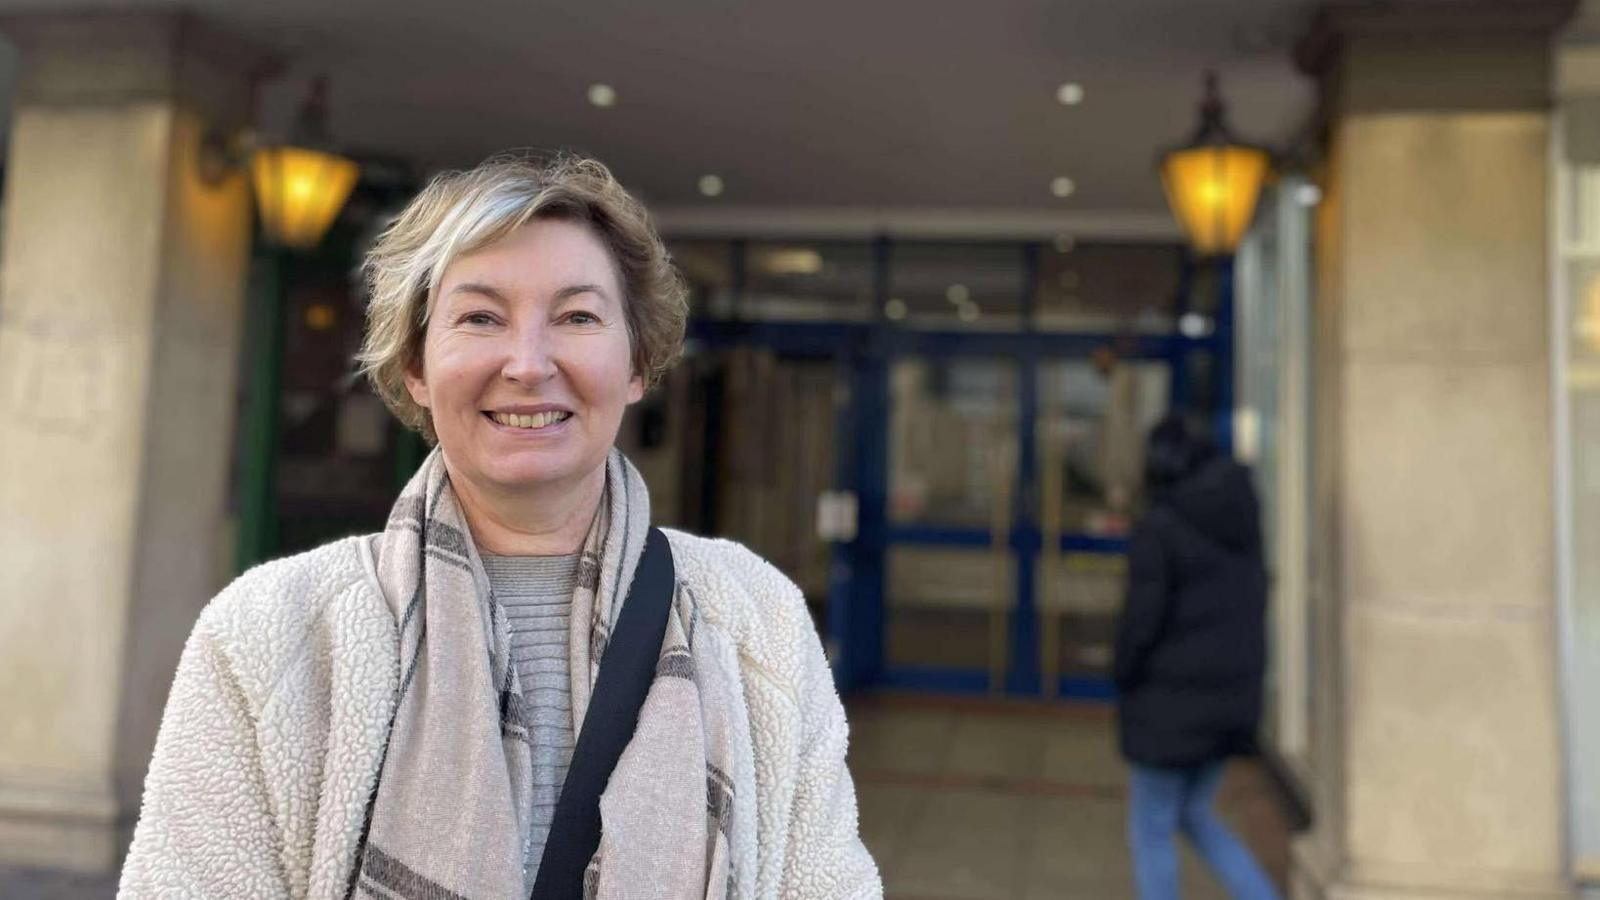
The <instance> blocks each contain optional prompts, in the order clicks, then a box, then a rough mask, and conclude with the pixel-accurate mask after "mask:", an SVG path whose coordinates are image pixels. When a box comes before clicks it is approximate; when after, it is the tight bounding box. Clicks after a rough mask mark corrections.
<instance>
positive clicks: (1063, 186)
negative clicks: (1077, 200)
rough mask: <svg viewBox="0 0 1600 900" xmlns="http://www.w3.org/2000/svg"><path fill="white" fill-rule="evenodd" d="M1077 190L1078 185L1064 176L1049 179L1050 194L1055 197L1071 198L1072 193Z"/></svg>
mask: <svg viewBox="0 0 1600 900" xmlns="http://www.w3.org/2000/svg"><path fill="white" fill-rule="evenodd" d="M1077 189H1078V185H1077V184H1076V183H1075V182H1073V180H1072V179H1071V178H1068V177H1067V176H1065V175H1057V176H1056V177H1054V178H1052V179H1050V193H1052V194H1055V195H1056V196H1057V197H1063V198H1065V197H1071V196H1072V193H1073V191H1076V190H1077Z"/></svg>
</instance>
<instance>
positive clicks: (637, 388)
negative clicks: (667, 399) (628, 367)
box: [628, 375, 644, 405]
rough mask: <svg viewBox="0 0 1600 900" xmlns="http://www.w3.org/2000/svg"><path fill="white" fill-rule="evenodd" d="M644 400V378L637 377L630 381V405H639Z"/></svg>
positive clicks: (641, 376)
mask: <svg viewBox="0 0 1600 900" xmlns="http://www.w3.org/2000/svg"><path fill="white" fill-rule="evenodd" d="M642 399H644V376H643V375H635V376H633V377H632V378H630V379H628V403H629V404H630V405H631V404H634V403H638V402H639V401H640V400H642Z"/></svg>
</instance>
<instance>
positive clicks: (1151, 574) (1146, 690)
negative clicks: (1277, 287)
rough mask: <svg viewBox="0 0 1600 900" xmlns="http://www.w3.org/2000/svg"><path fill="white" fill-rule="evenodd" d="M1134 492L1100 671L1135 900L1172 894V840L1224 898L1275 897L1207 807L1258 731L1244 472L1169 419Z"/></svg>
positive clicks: (1255, 541)
mask: <svg viewBox="0 0 1600 900" xmlns="http://www.w3.org/2000/svg"><path fill="white" fill-rule="evenodd" d="M1146 482H1147V487H1148V496H1149V499H1150V504H1149V509H1148V511H1147V512H1146V514H1145V516H1144V518H1143V519H1141V520H1140V522H1139V523H1138V525H1137V526H1136V527H1135V529H1134V533H1133V540H1132V546H1131V548H1130V550H1129V557H1128V588H1127V598H1126V601H1125V605H1124V608H1123V613H1122V618H1121V621H1120V622H1119V623H1118V628H1117V645H1116V659H1115V663H1114V668H1113V677H1114V680H1115V682H1116V687H1117V725H1118V737H1119V740H1120V743H1121V748H1122V754H1123V756H1124V757H1126V758H1127V760H1128V762H1129V763H1130V764H1131V766H1132V774H1131V776H1130V779H1129V807H1130V808H1129V822H1128V838H1129V845H1130V848H1131V850H1132V853H1133V860H1134V875H1135V881H1136V882H1137V884H1138V888H1139V896H1140V898H1141V900H1174V898H1176V897H1177V896H1178V857H1177V850H1176V846H1175V843H1174V837H1175V835H1176V834H1177V833H1178V832H1179V831H1180V830H1181V831H1182V832H1183V834H1184V836H1185V837H1187V838H1188V839H1189V841H1190V843H1191V844H1192V845H1193V846H1194V848H1195V850H1196V851H1197V852H1198V853H1199V854H1200V856H1201V857H1202V858H1203V859H1205V861H1206V862H1207V864H1208V865H1210V867H1211V869H1212V870H1213V871H1214V872H1215V873H1216V875H1217V877H1218V879H1219V880H1220V881H1222V883H1223V884H1224V885H1225V886H1226V887H1227V888H1228V891H1229V892H1230V893H1231V894H1232V895H1233V896H1234V897H1236V898H1239V900H1276V898H1277V897H1278V893H1277V890H1276V889H1275V888H1274V887H1273V886H1272V883H1271V880H1270V879H1268V878H1267V876H1266V874H1265V873H1264V872H1263V871H1262V869H1261V867H1260V865H1258V864H1257V863H1256V861H1255V859H1254V858H1253V857H1252V856H1251V854H1250V851H1249V850H1248V849H1246V848H1245V847H1244V845H1243V844H1241V843H1240V842H1239V841H1238V839H1237V838H1235V837H1234V836H1233V834H1232V833H1231V832H1230V831H1229V830H1228V829H1227V827H1226V826H1225V825H1223V823H1222V821H1221V820H1220V819H1218V818H1217V816H1216V813H1215V811H1214V809H1213V805H1214V803H1215V800H1216V794H1217V789H1218V787H1219V786H1220V784H1221V780H1222V773H1223V764H1224V761H1225V760H1226V759H1227V758H1228V757H1230V756H1234V755H1239V754H1249V753H1253V752H1254V750H1255V747H1256V743H1255V741H1256V731H1257V729H1258V728H1259V727H1260V723H1261V694H1262V676H1263V674H1264V672H1265V668H1266V624H1265V618H1266V594H1267V588H1266V570H1265V567H1264V566H1263V563H1262V558H1261V514H1260V507H1259V505H1258V503H1257V501H1256V493H1255V488H1254V486H1253V485H1252V483H1251V479H1250V471H1249V469H1247V468H1245V467H1244V466H1243V465H1240V464H1239V463H1237V462H1235V461H1233V460H1232V459H1230V458H1229V457H1227V456H1225V455H1222V454H1220V453H1218V452H1216V449H1215V447H1214V446H1213V445H1212V444H1211V442H1210V441H1209V440H1207V439H1206V438H1205V436H1204V434H1203V432H1201V431H1200V430H1199V429H1197V428H1194V427H1193V426H1191V425H1189V424H1188V423H1187V422H1185V420H1184V419H1182V418H1180V417H1178V416H1169V417H1167V418H1166V419H1164V420H1162V421H1161V422H1160V423H1159V424H1158V425H1157V426H1156V427H1155V428H1154V429H1153V430H1152V431H1151V433H1150V443H1149V449H1148V451H1147V454H1146Z"/></svg>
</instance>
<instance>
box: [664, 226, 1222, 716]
mask: <svg viewBox="0 0 1600 900" xmlns="http://www.w3.org/2000/svg"><path fill="white" fill-rule="evenodd" d="M742 246H743V243H742V242H740V243H739V244H738V245H737V246H736V247H735V249H734V253H735V257H736V258H735V260H734V269H733V271H734V275H735V277H734V279H733V281H734V285H733V288H734V289H733V294H734V316H735V318H734V319H733V320H731V321H703V320H696V321H693V322H691V323H690V324H689V337H691V338H692V339H694V340H695V341H697V342H699V343H702V344H705V345H708V346H730V345H741V344H756V345H760V346H765V347H768V348H770V349H771V350H773V351H774V352H776V353H778V354H780V355H783V356H789V357H796V358H810V359H832V360H834V361H835V362H836V364H837V365H838V367H839V369H840V374H841V378H842V379H846V383H847V384H848V385H849V402H848V403H845V404H843V405H842V406H841V408H840V409H839V411H838V413H837V418H836V421H835V429H836V430H835V433H836V435H837V436H838V437H837V448H838V449H837V453H836V455H835V478H836V484H838V485H839V486H841V487H843V486H848V487H850V488H852V489H854V490H855V492H856V495H857V498H858V504H859V505H858V521H857V534H856V539H855V540H854V541H850V542H844V543H836V544H835V545H834V549H833V565H832V571H831V575H830V579H829V603H828V622H827V624H826V628H827V632H828V635H829V638H830V643H831V644H832V645H833V648H834V650H835V658H834V660H833V666H834V675H835V679H836V681H837V683H838V685H839V687H840V689H841V690H850V689H853V688H857V687H864V686H868V685H884V686H889V687H901V688H912V689H918V690H931V691H945V692H986V691H987V690H988V689H989V684H988V673H987V672H986V671H985V670H981V669H970V670H969V669H959V668H943V667H908V666H886V665H885V662H884V648H885V642H884V637H885V625H886V623H885V612H886V607H885V558H886V555H887V552H888V549H889V547H891V546H894V545H925V546H926V545H931V546H960V547H975V548H976V547H988V546H989V545H990V534H989V531H988V529H986V528H964V527H945V526H937V525H895V524H892V523H890V522H889V521H888V515H887V509H888V504H887V501H888V480H889V472H888V456H889V454H888V432H887V428H886V427H885V423H886V422H887V421H888V420H889V412H890V410H889V382H888V373H889V366H890V364H891V363H892V361H893V360H894V359H895V358H896V357H902V356H917V357H924V358H931V359H950V358H962V357H967V358H970V357H1005V358H1009V359H1014V360H1016V361H1017V364H1018V395H1017V404H1018V409H1017V412H1018V415H1017V423H1018V426H1017V427H1018V434H1017V440H1018V448H1019V457H1020V458H1019V461H1018V463H1019V464H1018V466H1017V473H1016V478H1015V480H1014V481H1013V484H1012V486H1011V489H1012V491H1013V492H1014V500H1016V501H1017V502H1014V503H1013V504H1012V509H1013V510H1015V511H1016V512H1015V516H1014V519H1013V522H1012V523H1011V524H1012V528H1011V539H1010V542H1009V544H1010V549H1011V551H1012V552H1013V553H1014V554H1015V556H1016V590H1017V602H1016V604H1015V614H1014V615H1013V616H1011V632H1010V635H1009V641H1010V644H1011V654H1010V657H1011V668H1010V670H1009V671H1008V672H1007V673H1006V678H1005V689H1006V691H1007V692H1008V693H1014V694H1025V695H1037V694H1038V693H1039V692H1040V687H1041V685H1040V674H1039V671H1038V652H1037V643H1038V639H1039V638H1038V616H1037V612H1036V607H1035V585H1034V583H1033V582H1034V571H1035V568H1036V566H1035V563H1036V560H1037V557H1038V555H1039V552H1040V550H1041V547H1042V542H1043V539H1042V535H1041V532H1040V529H1039V524H1038V521H1037V519H1038V515H1037V510H1036V509H1034V508H1033V500H1034V498H1035V494H1036V493H1037V492H1036V491H1035V490H1034V489H1033V486H1034V484H1035V482H1036V478H1037V469H1038V459H1037V458H1036V457H1037V453H1036V441H1035V440H1034V437H1035V432H1036V429H1037V414H1038V413H1037V410H1038V371H1039V367H1040V365H1041V364H1042V363H1043V362H1045V361H1046V360H1050V359H1063V358H1084V357H1088V356H1090V355H1091V354H1092V353H1094V352H1095V351H1096V350H1099V349H1101V348H1103V347H1106V346H1114V347H1116V348H1117V350H1118V353H1119V356H1121V357H1122V358H1124V359H1142V360H1154V361H1162V362H1166V363H1168V364H1169V365H1171V367H1172V382H1171V384H1172V388H1171V402H1172V404H1173V407H1174V408H1180V409H1181V408H1185V407H1188V406H1189V405H1190V402H1191V398H1190V396H1189V393H1190V392H1189V384H1188V381H1189V379H1188V371H1187V370H1188V358H1189V355H1190V354H1191V353H1193V352H1194V351H1197V350H1206V351H1210V352H1211V353H1212V354H1213V359H1215V360H1216V365H1217V369H1216V372H1215V381H1216V390H1215V393H1214V395H1213V401H1214V404H1215V405H1214V409H1215V410H1216V411H1217V421H1216V428H1217V435H1218V439H1219V442H1220V443H1221V444H1222V446H1224V447H1231V445H1232V416H1231V415H1230V414H1229V412H1228V411H1229V410H1231V406H1232V393H1233V391H1232V387H1233V386H1232V370H1233V360H1232V352H1233V335H1232V328H1233V302H1232V274H1233V273H1232V265H1231V262H1225V263H1220V264H1217V265H1219V266H1220V270H1219V272H1218V276H1219V282H1218V292H1219V297H1218V300H1219V306H1218V309H1217V315H1216V323H1215V327H1214V329H1213V332H1212V334H1211V335H1209V336H1206V337H1202V338H1187V337H1183V336H1181V335H1127V334H1109V333H1041V332H1038V331H1036V330H1034V327H1033V319H1034V317H1033V316H1032V315H1031V311H1032V305H1033V302H1034V297H1035V295H1036V294H1037V290H1036V288H1037V278H1038V254H1039V248H1038V245H1035V244H1027V245H1023V247H1022V251H1021V252H1022V253H1023V263H1024V265H1023V269H1024V282H1023V284H1022V286H1021V287H1022V290H1023V293H1022V296H1023V313H1024V318H1023V321H1024V322H1025V323H1026V324H1025V328H1024V330H1022V331H1020V332H987V331H954V330H935V329H929V330H922V329H914V328H906V327H902V326H899V325H896V324H894V323H892V322H889V321H888V320H887V319H885V318H884V313H883V311H884V308H885V306H886V304H887V302H888V300H889V297H890V291H891V285H890V283H889V274H890V272H891V271H892V267H891V265H890V263H891V255H892V253H893V245H892V243H891V242H890V241H889V240H888V239H887V238H882V237H880V238H878V239H877V240H876V241H874V244H873V248H874V260H873V263H874V265H873V270H874V272H873V294H874V301H875V302H874V306H873V310H874V311H873V316H872V319H871V320H870V321H862V322H774V321H760V320H751V319H748V318H746V317H745V309H744V280H745V279H744V269H743V266H744V259H743V256H744V254H743V253H742V252H740V248H742ZM1209 264H1212V263H1188V264H1186V265H1185V268H1184V271H1183V273H1182V280H1181V282H1180V292H1181V293H1180V296H1181V298H1182V303H1183V305H1182V306H1180V310H1179V312H1180V314H1181V313H1183V312H1186V311H1188V309H1187V303H1188V299H1187V298H1188V297H1189V296H1190V294H1191V286H1192V281H1193V276H1194V271H1193V269H1194V267H1195V266H1199V265H1209ZM1061 549H1062V551H1063V552H1069V553H1105V554H1125V553H1126V552H1127V541H1126V540H1125V539H1121V538H1105V537H1097V536H1093V535H1087V534H1067V535H1063V536H1062V538H1061ZM1057 687H1058V693H1059V695H1060V696H1062V697H1070V698H1078V699H1092V700H1109V699H1111V697H1112V696H1113V692H1112V688H1111V684H1110V682H1109V681H1108V680H1107V679H1104V678H1089V677H1083V676H1062V677H1061V679H1060V681H1059V683H1058V685H1057Z"/></svg>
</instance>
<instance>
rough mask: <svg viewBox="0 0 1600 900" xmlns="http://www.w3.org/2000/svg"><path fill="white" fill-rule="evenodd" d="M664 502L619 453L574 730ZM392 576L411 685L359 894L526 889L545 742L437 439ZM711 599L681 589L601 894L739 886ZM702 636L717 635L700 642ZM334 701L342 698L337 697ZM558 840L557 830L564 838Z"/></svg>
mask: <svg viewBox="0 0 1600 900" xmlns="http://www.w3.org/2000/svg"><path fill="white" fill-rule="evenodd" d="M649 521H650V500H649V495H648V494H647V492H646V490H645V487H644V482H643V480H642V479H641V478H640V477H639V473H638V472H637V471H636V470H635V469H634V468H633V465H632V464H631V463H629V462H628V461H627V459H626V458H624V457H623V455H622V454H621V453H620V452H618V451H616V450H613V451H612V452H611V455H610V457H609V458H608V459H607V461H606V486H605V494H604V497H603V498H602V500H601V503H600V508H599V511H598V513H597V515H596V516H595V522H594V524H593V525H592V526H591V527H590V530H589V534H588V536H587V537H586V538H585V540H584V546H583V551H582V556H581V558H580V560H579V565H578V579H577V582H578V583H577V587H576V589H575V590H574V592H573V596H572V614H571V622H572V626H571V628H572V630H571V633H570V635H569V639H568V653H569V658H570V661H571V673H572V715H573V723H574V724H573V728H574V732H575V733H576V732H577V731H578V730H579V729H581V728H582V723H583V718H584V714H585V712H586V711H587V709H588V706H589V698H590V696H591V692H592V691H593V688H594V683H595V677H596V676H597V674H598V673H599V670H600V661H601V658H602V657H603V656H604V653H605V648H606V644H607V641H608V640H609V638H610V635H611V629H612V626H613V624H614V623H615V622H616V621H617V614H618V612H619V611H620V609H621V606H622V603H623V601H624V599H625V597H626V594H627V590H628V586H629V585H630V584H631V583H632V579H633V572H634V569H635V567H636V566H637V565H638V562H639V557H640V555H641V554H642V552H643V550H644V543H645V535H646V533H647V532H648V530H649ZM377 567H378V579H379V581H380V583H381V584H382V586H383V592H384V596H385V599H386V600H387V601H388V602H389V605H390V607H391V609H392V610H393V612H394V615H395V621H396V622H397V623H399V626H400V627H399V631H400V682H399V688H398V693H397V697H396V702H395V712H394V719H393V722H392V724H391V725H390V729H389V742H388V746H387V748H386V750H385V753H384V759H383V764H382V767H381V769H380V772H379V777H378V784H377V788H376V790H375V792H374V795H373V798H372V801H371V804H370V806H369V809H368V817H369V820H368V826H367V833H366V835H365V837H364V839H363V845H362V848H361V851H360V853H359V854H358V855H357V859H358V863H357V866H356V870H355V871H353V872H352V873H351V880H350V894H351V895H352V896H354V895H357V894H359V895H360V896H363V897H375V898H379V900H458V898H459V900H501V898H506V900H509V898H516V897H527V896H528V895H529V893H530V891H531V889H532V886H533V878H534V874H535V872H536V869H537V865H538V860H535V859H530V858H529V849H530V845H531V835H530V833H529V821H530V818H531V815H530V813H531V809H530V804H531V802H532V788H531V785H530V781H531V778H532V750H531V745H530V743H529V740H530V739H529V731H528V727H527V718H526V717H525V715H524V708H525V700H524V698H523V695H522V690H521V686H520V685H519V684H518V679H517V673H516V668H515V667H514V666H513V665H512V664H511V659H510V640H509V638H508V634H507V624H506V618H505V615H504V612H503V611H502V609H501V607H500V604H499V603H498V602H497V601H496V600H495V598H494V596H493V594H492V593H491V591H490V589H489V582H488V578H487V577H486V576H485V575H484V571H483V564H482V563H481V561H480V560H479V557H478V552H477V549H476V548H475V547H474V545H473V542H472V537H471V533H470V531H469V530H468V528H467V523H466V520H465V518H464V517H463V515H462V512H461V507H460V505H459V503H458V502H457V500H456V497H455V494H454V492H453V491H452V490H451V489H450V479H449V477H448V476H447V475H446V473H445V466H444V459H443V456H442V455H441V453H440V451H438V450H435V451H434V452H433V453H432V454H431V455H429V457H428V459H427V460H426V461H425V462H424V463H423V465H422V468H421V469H420V470H419V471H418V472H417V474H416V475H415V476H414V477H413V478H412V479H411V482H410V483H409V484H407V485H406V487H405V490H404V491H402V492H401V494H400V498H399V500H398V501H396V502H395V505H394V509H393V511H392V512H391V513H390V515H389V522H388V525H387V526H386V527H385V529H384V533H383V535H382V536H381V538H380V539H379V542H378V551H377ZM696 620H697V609H696V606H695V604H694V599H693V594H692V592H691V591H690V590H689V589H687V588H686V587H685V586H684V584H683V583H682V581H681V580H680V582H679V584H678V585H676V586H675V588H674V594H673V601H672V607H671V610H670V612H669V614H668V621H667V631H666V637H665V639H664V640H663V642H662V648H661V653H660V656H659V658H658V661H657V664H656V675H655V680H654V682H653V683H652V684H651V687H650V691H649V694H648V695H647V696H646V698H645V701H644V706H643V707H642V709H641V710H640V714H639V724H638V727H637V729H636V730H635V731H634V736H633V738H632V740H631V741H630V742H629V744H628V746H627V748H626V749H625V750H624V751H623V754H622V757H621V759H620V760H618V762H617V767H616V769H615V770H614V771H613V772H612V776H611V780H610V781H609V782H608V784H607V787H606V790H605V793H604V794H603V795H602V796H601V802H600V809H601V823H602V824H601V829H602V833H601V838H600V847H599V850H598V851H597V852H596V853H595V856H594V858H593V859H592V860H591V861H590V863H589V868H588V870H587V872H586V873H585V878H584V882H585V884H584V896H585V897H586V898H598V900H623V898H634V897H639V898H643V897H653V898H672V900H677V898H682V900H689V898H694V900H700V898H714V900H723V898H732V897H737V896H739V894H740V892H739V891H738V889H737V888H738V885H737V884H736V881H737V879H735V877H734V874H735V873H734V866H733V865H732V863H731V860H730V854H729V841H730V836H731V833H732V831H731V828H732V823H731V813H732V810H733V783H732V781H731V780H730V778H729V777H728V774H727V773H729V772H730V771H731V768H730V764H731V760H730V759H729V756H730V750H729V747H730V729H731V728H735V727H738V723H737V722H736V721H735V716H734V715H732V711H733V710H735V709H737V708H739V707H740V704H739V702H738V700H737V699H735V698H734V697H731V696H730V694H729V686H730V685H731V684H734V683H736V682H733V681H731V680H730V679H729V678H728V673H726V672H722V671H720V670H721V669H723V668H725V665H724V664H722V663H720V662H719V660H718V657H717V655H716V654H715V653H713V652H712V651H711V650H710V649H707V650H705V651H704V652H701V651H700V648H697V647H696V644H695V640H694V633H695V624H696ZM701 644H702V645H704V644H705V641H702V642H701ZM334 699H335V702H337V700H338V698H337V697H336V698H334ZM552 839H554V838H553V836H552Z"/></svg>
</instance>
